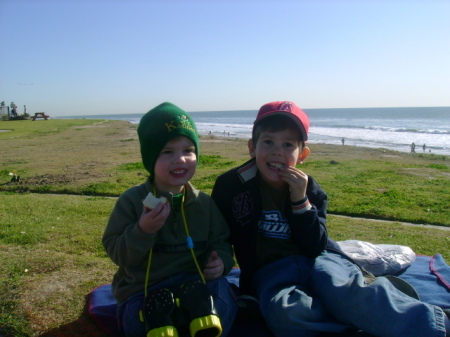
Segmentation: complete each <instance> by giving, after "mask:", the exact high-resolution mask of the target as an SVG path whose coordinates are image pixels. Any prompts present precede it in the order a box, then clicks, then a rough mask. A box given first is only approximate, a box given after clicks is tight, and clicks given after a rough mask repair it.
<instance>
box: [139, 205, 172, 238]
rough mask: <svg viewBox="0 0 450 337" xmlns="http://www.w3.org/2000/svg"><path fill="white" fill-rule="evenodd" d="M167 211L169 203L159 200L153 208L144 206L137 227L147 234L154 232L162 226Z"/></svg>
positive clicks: (167, 214)
mask: <svg viewBox="0 0 450 337" xmlns="http://www.w3.org/2000/svg"><path fill="white" fill-rule="evenodd" d="M169 213H170V205H169V204H167V203H162V202H160V203H159V204H158V205H157V206H156V207H155V208H153V209H150V208H147V207H144V211H143V212H142V215H141V218H140V219H139V227H140V228H141V229H142V230H143V231H144V232H145V233H147V234H155V233H156V232H157V231H159V230H160V229H161V228H162V226H164V223H165V222H166V219H167V217H168V216H169Z"/></svg>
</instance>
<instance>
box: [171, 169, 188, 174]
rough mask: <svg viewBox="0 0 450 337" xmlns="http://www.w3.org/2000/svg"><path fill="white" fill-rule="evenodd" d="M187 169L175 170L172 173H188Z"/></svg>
mask: <svg viewBox="0 0 450 337" xmlns="http://www.w3.org/2000/svg"><path fill="white" fill-rule="evenodd" d="M186 172H187V170H173V171H172V172H171V173H172V174H174V175H180V174H184V173H186Z"/></svg>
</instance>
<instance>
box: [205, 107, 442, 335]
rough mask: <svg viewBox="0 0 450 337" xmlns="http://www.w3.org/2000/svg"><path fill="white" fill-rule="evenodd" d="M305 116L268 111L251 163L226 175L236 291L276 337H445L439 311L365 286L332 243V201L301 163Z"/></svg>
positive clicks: (378, 283)
mask: <svg viewBox="0 0 450 337" xmlns="http://www.w3.org/2000/svg"><path fill="white" fill-rule="evenodd" d="M308 129H309V119H308V116H307V115H306V114H305V113H304V112H303V111H302V110H301V109H300V108H299V107H298V106H297V105H295V103H293V102H288V101H277V102H271V103H268V104H265V105H263V106H262V107H261V109H260V110H259V112H258V115H257V117H256V120H255V122H254V126H253V131H252V138H251V139H250V140H249V142H248V148H249V153H250V156H251V159H250V160H249V161H247V162H246V163H244V164H243V165H241V166H239V167H236V168H234V169H232V170H230V171H228V172H226V173H224V174H223V175H221V176H220V177H219V178H218V179H217V181H216V183H215V185H214V188H213V192H212V197H213V199H214V200H215V202H216V204H217V206H218V207H219V209H220V210H221V211H222V214H223V215H224V217H225V219H226V221H227V223H228V226H229V227H230V233H231V236H230V240H231V243H232V244H233V246H234V251H235V255H236V258H237V262H238V264H239V266H240V268H241V275H240V284H239V289H240V292H241V294H242V295H250V296H253V297H255V298H256V299H257V300H258V301H259V307H260V309H261V313H262V315H263V317H264V319H265V321H266V323H267V326H268V327H269V328H270V330H271V331H272V332H273V333H274V334H275V335H276V336H279V337H291V336H292V337H294V336H295V337H303V336H308V337H310V336H317V335H319V334H320V333H321V332H331V333H341V332H344V331H351V330H353V331H357V330H363V331H365V332H366V333H370V334H373V335H375V336H396V337H399V336H408V337H414V336H416V337H423V336H441V337H443V336H445V335H446V332H445V326H446V324H448V323H449V322H448V319H447V317H445V315H444V313H443V311H442V309H440V308H438V307H436V306H432V305H429V304H425V303H422V302H420V301H418V300H416V299H414V298H412V297H409V296H408V295H406V294H404V293H403V292H401V291H399V290H398V289H396V288H395V287H394V286H393V285H392V283H391V282H390V281H389V280H388V279H387V278H385V277H378V278H373V279H371V280H370V281H368V280H366V277H365V274H363V272H362V270H361V268H359V267H358V266H357V265H356V264H355V263H353V261H351V259H350V258H349V257H347V256H346V255H345V254H344V253H343V252H342V250H341V249H340V248H339V246H338V245H337V244H336V242H334V241H333V240H331V239H330V238H329V237H328V234H327V229H326V226H325V222H326V210H327V204H328V201H327V195H326V193H325V192H324V191H323V190H322V188H321V187H320V186H319V184H318V183H317V182H316V181H315V180H314V179H313V178H312V177H311V176H309V175H307V174H305V173H304V172H303V171H301V170H300V169H298V168H296V165H298V164H301V163H302V162H303V161H304V160H305V159H306V158H307V156H308V155H309V149H308V148H307V147H306V144H305V143H306V141H307V139H308Z"/></svg>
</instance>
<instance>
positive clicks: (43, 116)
mask: <svg viewBox="0 0 450 337" xmlns="http://www.w3.org/2000/svg"><path fill="white" fill-rule="evenodd" d="M49 117H50V116H49V115H46V114H45V112H35V113H34V116H33V117H31V119H32V120H34V121H35V120H36V118H44V119H45V120H47V119H48V118H49Z"/></svg>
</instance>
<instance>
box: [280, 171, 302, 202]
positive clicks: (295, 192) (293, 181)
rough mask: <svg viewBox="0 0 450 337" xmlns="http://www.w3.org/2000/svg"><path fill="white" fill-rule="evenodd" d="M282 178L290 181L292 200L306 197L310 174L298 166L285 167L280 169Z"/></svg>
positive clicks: (295, 200)
mask: <svg viewBox="0 0 450 337" xmlns="http://www.w3.org/2000/svg"><path fill="white" fill-rule="evenodd" d="M280 175H281V177H282V179H283V180H284V181H285V182H287V183H288V185H289V191H290V193H291V201H292V202H297V201H300V200H302V199H303V198H304V197H306V187H307V185H308V176H307V175H306V174H305V173H304V172H303V171H300V170H299V169H298V168H296V167H283V168H282V169H280Z"/></svg>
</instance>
